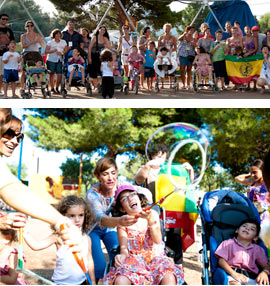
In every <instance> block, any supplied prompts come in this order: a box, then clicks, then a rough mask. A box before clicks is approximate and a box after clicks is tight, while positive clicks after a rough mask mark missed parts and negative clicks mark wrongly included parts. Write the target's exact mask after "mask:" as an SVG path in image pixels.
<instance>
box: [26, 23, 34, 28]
mask: <svg viewBox="0 0 270 286" xmlns="http://www.w3.org/2000/svg"><path fill="white" fill-rule="evenodd" d="M26 27H27V28H29V27H34V25H31V24H30V25H26Z"/></svg>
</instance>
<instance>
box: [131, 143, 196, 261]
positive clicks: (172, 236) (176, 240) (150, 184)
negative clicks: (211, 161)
mask: <svg viewBox="0 0 270 286" xmlns="http://www.w3.org/2000/svg"><path fill="white" fill-rule="evenodd" d="M167 154H168V148H167V146H166V145H164V144H157V145H155V146H153V147H152V148H151V149H150V150H149V156H150V161H149V162H147V163H146V164H145V165H143V166H141V167H140V168H139V170H138V172H137V174H136V176H135V182H136V184H138V185H143V186H144V187H146V188H148V189H149V190H150V191H151V193H152V196H153V200H154V201H156V189H155V182H156V179H157V176H158V174H159V172H160V170H161V166H162V165H163V164H164V163H165V161H167ZM183 165H184V168H181V172H182V174H183V175H184V176H185V177H186V180H187V182H188V183H190V179H192V180H193V179H194V173H193V168H192V166H191V165H190V164H189V163H188V162H186V161H185V162H184V164H182V166H183ZM166 246H168V247H169V248H171V249H172V250H173V251H174V252H175V257H174V262H175V263H177V264H181V263H182V262H183V251H182V240H181V229H180V228H170V229H169V231H168V234H167V241H166Z"/></svg>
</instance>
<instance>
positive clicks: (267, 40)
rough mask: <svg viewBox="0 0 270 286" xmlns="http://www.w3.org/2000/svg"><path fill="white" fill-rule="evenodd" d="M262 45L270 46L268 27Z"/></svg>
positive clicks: (269, 30)
mask: <svg viewBox="0 0 270 286" xmlns="http://www.w3.org/2000/svg"><path fill="white" fill-rule="evenodd" d="M262 46H263V47H264V46H268V47H269V48H270V29H269V28H267V29H266V31H265V38H264V39H263V41H262Z"/></svg>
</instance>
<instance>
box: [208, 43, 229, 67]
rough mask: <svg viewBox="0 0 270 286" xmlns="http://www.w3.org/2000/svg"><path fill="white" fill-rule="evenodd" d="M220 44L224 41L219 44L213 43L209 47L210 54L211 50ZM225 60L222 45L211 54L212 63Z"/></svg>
mask: <svg viewBox="0 0 270 286" xmlns="http://www.w3.org/2000/svg"><path fill="white" fill-rule="evenodd" d="M220 43H224V44H225V42H224V41H221V42H214V43H213V44H212V45H211V47H210V52H211V51H213V49H214V48H215V47H216V46H217V45H218V44H220ZM225 45H226V44H225ZM223 60H225V52H224V45H221V46H219V47H218V48H217V49H216V51H215V52H214V54H213V57H212V61H213V62H218V61H223Z"/></svg>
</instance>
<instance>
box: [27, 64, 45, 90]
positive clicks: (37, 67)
mask: <svg viewBox="0 0 270 286" xmlns="http://www.w3.org/2000/svg"><path fill="white" fill-rule="evenodd" d="M29 69H31V70H32V71H33V78H34V79H35V81H36V82H37V84H38V85H42V80H43V78H44V72H43V71H37V73H35V70H44V69H45V67H44V66H43V62H42V61H37V62H36V65H35V66H32V67H29Z"/></svg>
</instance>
